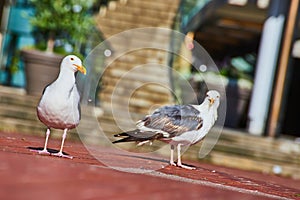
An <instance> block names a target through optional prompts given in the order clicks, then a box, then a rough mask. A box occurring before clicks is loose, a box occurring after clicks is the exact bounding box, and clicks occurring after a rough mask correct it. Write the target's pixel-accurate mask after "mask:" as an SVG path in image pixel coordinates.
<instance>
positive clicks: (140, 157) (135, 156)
mask: <svg viewBox="0 0 300 200" xmlns="http://www.w3.org/2000/svg"><path fill="white" fill-rule="evenodd" d="M118 155H120V156H124V157H131V158H138V159H143V160H148V161H149V160H151V161H156V162H162V163H167V164H170V163H169V161H168V160H165V159H160V158H151V157H146V156H137V155H125V154H118ZM175 163H176V164H177V162H175ZM184 165H186V166H188V167H194V168H196V169H197V168H198V167H197V166H194V165H189V164H186V163H184Z"/></svg>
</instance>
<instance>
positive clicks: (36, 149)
mask: <svg viewBox="0 0 300 200" xmlns="http://www.w3.org/2000/svg"><path fill="white" fill-rule="evenodd" d="M27 149H29V150H33V151H41V150H43V149H44V148H43V147H27ZM47 151H48V152H49V153H58V152H59V151H58V150H56V149H51V148H47ZM63 154H65V155H69V154H68V153H66V152H63Z"/></svg>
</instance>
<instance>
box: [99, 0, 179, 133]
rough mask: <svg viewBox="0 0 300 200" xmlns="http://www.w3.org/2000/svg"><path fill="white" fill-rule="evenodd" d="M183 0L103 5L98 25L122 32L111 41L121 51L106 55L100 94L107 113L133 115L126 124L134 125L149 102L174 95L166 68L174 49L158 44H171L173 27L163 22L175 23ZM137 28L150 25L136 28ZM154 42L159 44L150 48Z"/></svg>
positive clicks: (109, 34)
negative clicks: (112, 56)
mask: <svg viewBox="0 0 300 200" xmlns="http://www.w3.org/2000/svg"><path fill="white" fill-rule="evenodd" d="M179 3H180V1H179V0H175V1H174V0H166V1H159V0H153V1H148V0H127V1H126V0H125V1H124V0H120V1H111V2H110V3H109V5H108V6H107V7H102V8H101V9H100V12H99V15H98V17H97V24H98V28H99V29H100V31H101V32H102V33H103V36H104V38H105V39H108V40H110V37H114V38H118V37H119V36H120V38H119V40H117V39H115V40H110V41H109V46H110V49H111V50H112V52H113V53H114V54H116V55H118V54H120V56H119V57H117V58H115V59H114V60H111V59H110V58H107V60H106V63H110V62H111V64H109V65H108V66H107V67H106V68H105V72H104V74H103V77H102V86H103V87H102V90H101V91H100V93H99V98H100V101H101V105H102V108H103V110H104V113H105V116H111V117H112V116H113V113H112V109H115V110H117V112H118V114H117V115H114V116H113V117H114V118H115V119H116V118H118V120H119V121H121V120H122V119H123V118H128V117H129V118H130V119H132V120H127V123H126V121H124V128H126V127H130V126H132V125H133V123H134V121H136V120H137V119H139V118H140V117H141V116H143V115H144V114H145V113H148V112H149V108H150V110H153V109H154V108H155V107H157V106H159V105H164V104H170V103H172V102H173V101H174V99H173V96H172V92H171V90H170V88H171V84H170V80H169V79H170V75H169V71H168V68H167V66H168V55H169V52H167V51H164V50H161V49H158V48H163V49H168V48H169V46H170V42H171V35H170V34H169V33H170V31H164V30H161V29H159V28H168V29H172V27H173V25H174V22H175V20H174V19H175V17H176V14H177V11H178V6H179ZM149 27H152V28H153V29H151V30H149V29H147V28H149ZM136 28H145V29H140V30H132V29H136ZM155 28H158V29H155ZM128 31H129V32H128ZM126 32H127V33H128V35H126ZM153 46H154V47H158V48H149V47H153ZM140 47H141V48H140ZM121 52H124V53H121ZM127 108H128V109H129V111H130V115H128V110H127Z"/></svg>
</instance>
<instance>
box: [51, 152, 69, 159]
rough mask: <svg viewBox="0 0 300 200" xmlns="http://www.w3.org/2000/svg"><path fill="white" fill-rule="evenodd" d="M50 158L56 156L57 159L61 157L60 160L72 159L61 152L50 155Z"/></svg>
mask: <svg viewBox="0 0 300 200" xmlns="http://www.w3.org/2000/svg"><path fill="white" fill-rule="evenodd" d="M51 156H57V157H62V158H69V159H73V156H69V155H66V154H63V153H62V152H58V153H51Z"/></svg>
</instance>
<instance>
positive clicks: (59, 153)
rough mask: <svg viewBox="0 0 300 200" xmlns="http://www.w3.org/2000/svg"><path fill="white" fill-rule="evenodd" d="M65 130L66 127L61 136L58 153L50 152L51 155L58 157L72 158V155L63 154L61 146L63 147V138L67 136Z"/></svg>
mask: <svg viewBox="0 0 300 200" xmlns="http://www.w3.org/2000/svg"><path fill="white" fill-rule="evenodd" d="M67 131H68V129H67V128H66V129H65V130H64V134H63V136H62V141H61V146H60V150H59V152H58V153H52V154H51V155H53V156H58V157H63V158H70V159H72V158H73V156H68V155H65V154H63V148H64V143H65V139H66V137H67Z"/></svg>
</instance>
